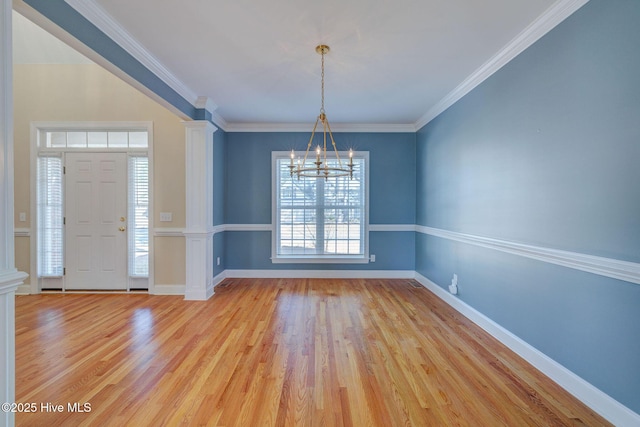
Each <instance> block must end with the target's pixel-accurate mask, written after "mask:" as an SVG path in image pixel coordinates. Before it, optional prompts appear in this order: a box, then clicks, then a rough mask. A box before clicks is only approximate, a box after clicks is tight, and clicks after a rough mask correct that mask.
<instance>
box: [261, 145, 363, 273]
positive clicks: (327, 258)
mask: <svg viewBox="0 0 640 427" xmlns="http://www.w3.org/2000/svg"><path fill="white" fill-rule="evenodd" d="M338 154H339V155H340V158H341V159H348V158H349V152H348V151H339V152H338ZM353 155H354V157H361V158H363V159H364V202H363V208H364V231H363V233H362V236H363V237H362V238H363V239H364V248H363V250H364V253H363V254H362V255H336V254H326V255H319V254H308V255H290V254H287V255H278V250H277V247H278V182H277V177H278V173H277V161H278V160H279V159H290V158H291V151H272V152H271V262H272V263H274V264H300V263H305V264H368V263H369V152H368V151H354V152H353ZM295 156H296V157H298V156H299V157H304V152H303V151H296V152H295ZM327 156H329V153H327ZM307 179H309V178H307ZM311 179H317V178H311Z"/></svg>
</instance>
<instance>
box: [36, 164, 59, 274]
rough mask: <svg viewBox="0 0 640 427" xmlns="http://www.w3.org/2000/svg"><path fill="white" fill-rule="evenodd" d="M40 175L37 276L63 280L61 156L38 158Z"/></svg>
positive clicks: (38, 177) (38, 178)
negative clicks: (61, 278)
mask: <svg viewBox="0 0 640 427" xmlns="http://www.w3.org/2000/svg"><path fill="white" fill-rule="evenodd" d="M37 175H38V176H37V180H38V181H37V182H38V184H37V186H38V190H37V196H36V197H37V202H36V203H37V204H38V208H37V209H38V210H37V221H38V223H37V227H38V257H37V258H38V263H37V264H38V271H37V272H38V277H62V274H63V267H64V259H63V258H62V254H63V250H62V249H63V248H62V245H63V242H64V240H63V198H62V157H61V156H59V155H58V156H53V155H52V156H41V157H38V163H37Z"/></svg>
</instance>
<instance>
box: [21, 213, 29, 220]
mask: <svg viewBox="0 0 640 427" xmlns="http://www.w3.org/2000/svg"><path fill="white" fill-rule="evenodd" d="M26 220H27V214H26V213H25V212H20V222H25V221H26Z"/></svg>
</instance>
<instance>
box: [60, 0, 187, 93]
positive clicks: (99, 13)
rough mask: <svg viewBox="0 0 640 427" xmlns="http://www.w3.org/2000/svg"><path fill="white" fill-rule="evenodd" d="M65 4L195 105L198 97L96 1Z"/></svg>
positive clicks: (74, 1) (75, 1) (68, 1)
mask: <svg viewBox="0 0 640 427" xmlns="http://www.w3.org/2000/svg"><path fill="white" fill-rule="evenodd" d="M65 2H66V3H67V4H68V5H69V6H71V7H72V8H74V9H75V10H76V11H77V12H78V13H80V14H81V15H82V16H84V17H85V18H86V19H87V20H88V21H89V22H91V23H92V24H93V25H95V26H96V27H98V29H99V30H100V31H102V32H103V33H105V34H106V35H107V36H108V37H109V38H111V39H112V40H113V41H114V42H116V43H117V44H118V45H119V46H120V47H122V48H123V49H124V50H126V51H127V52H128V53H129V54H130V55H132V56H133V57H134V58H135V59H137V60H138V61H140V63H142V64H143V65H144V66H145V67H147V68H148V69H149V70H150V71H151V72H152V73H153V74H155V75H156V76H157V77H158V78H160V79H161V80H162V81H163V82H165V83H166V84H167V85H169V86H170V87H171V88H172V89H173V90H175V91H176V92H177V93H178V94H180V96H182V97H183V98H184V99H186V100H187V101H189V102H190V103H192V104H194V105H195V103H196V102H197V99H198V96H197V95H196V94H195V93H194V92H193V91H192V90H191V89H189V88H188V87H187V86H186V85H185V84H184V83H183V82H182V81H180V80H179V79H178V78H177V77H175V76H174V75H173V74H172V73H171V72H170V71H169V70H168V69H167V68H166V67H165V66H164V65H162V64H161V63H160V61H158V60H157V59H156V58H155V57H154V56H153V55H152V54H151V53H150V52H149V51H148V50H147V49H146V48H145V47H144V46H142V45H141V44H140V43H139V42H138V41H137V40H136V39H134V38H133V36H131V34H129V33H128V32H127V30H125V29H124V27H122V26H121V25H120V24H119V23H118V22H117V21H116V20H114V19H113V18H112V17H111V16H110V15H109V14H108V13H107V12H106V11H105V10H104V9H103V8H102V7H100V6H99V5H98V4H97V3H96V2H95V1H94V0H65Z"/></svg>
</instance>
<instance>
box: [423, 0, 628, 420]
mask: <svg viewBox="0 0 640 427" xmlns="http://www.w3.org/2000/svg"><path fill="white" fill-rule="evenodd" d="M638 22H640V2H638V1H633V0H627V1H624V0H617V1H604V0H592V1H591V2H589V3H587V5H586V6H584V7H583V8H582V9H580V10H578V11H577V12H576V13H575V14H574V15H572V16H571V17H569V18H568V19H567V20H566V21H565V22H563V23H562V24H560V25H559V26H558V27H556V28H555V29H554V30H553V31H551V32H550V33H549V34H547V35H546V36H545V37H543V38H542V39H540V40H539V41H538V42H537V43H535V44H534V45H533V46H532V47H530V48H529V49H527V50H526V51H525V52H523V53H522V54H521V55H519V56H518V57H517V58H516V59H514V60H513V61H511V62H510V63H509V64H508V65H507V66H505V67H504V68H503V69H501V70H500V71H499V72H498V73H496V74H494V75H493V76H492V77H491V78H489V79H488V80H487V81H485V82H484V83H483V84H482V85H480V86H479V87H477V88H476V89H475V90H473V91H472V92H471V93H469V94H468V95H467V96H465V97H464V98H463V99H462V100H460V101H459V102H457V103H456V104H455V105H453V106H452V107H450V108H449V109H448V110H447V111H446V112H444V113H443V114H441V115H440V116H439V117H438V118H436V119H435V120H433V121H432V122H431V123H429V124H428V125H427V126H425V127H424V128H422V129H421V130H420V131H419V132H418V134H417V146H416V155H417V171H416V174H417V193H416V194H417V196H416V198H417V205H416V219H417V223H418V224H420V225H426V226H429V227H436V228H441V229H446V230H452V231H457V232H461V233H467V234H473V235H481V236H486V237H493V238H498V239H504V240H509V241H515V242H521V243H528V244H533V245H536V246H543V247H550V248H558V249H563V250H569V251H574V252H581V253H586V254H592V255H598V256H604V257H609V258H615V259H620V260H627V261H633V262H640V191H639V190H638V185H639V183H640V167H639V166H638V165H639V164H640V80H639V76H640V25H638ZM416 270H417V271H418V272H419V273H420V274H422V275H424V276H426V277H428V278H430V279H431V280H433V281H434V282H436V283H437V284H439V285H440V286H443V287H445V286H446V285H447V284H448V283H449V282H450V280H451V276H452V274H453V273H454V272H455V273H457V274H458V276H459V280H460V284H459V287H460V295H459V297H460V298H461V299H462V300H464V301H465V302H466V303H467V304H469V305H471V306H472V307H474V308H476V309H477V310H479V311H480V312H482V313H483V314H485V315H486V316H488V317H490V318H491V319H493V320H495V321H496V322H498V323H499V324H501V325H502V326H504V327H506V328H507V329H509V330H510V331H512V332H514V333H515V334H516V335H518V336H519V337H521V338H523V339H524V340H525V341H527V342H528V343H530V344H531V345H533V346H535V347H537V348H538V349H539V350H541V351H543V352H544V353H546V354H547V355H549V356H550V357H552V358H553V359H555V360H556V361H558V362H559V363H561V364H563V365H564V366H566V367H567V368H569V369H570V370H572V371H573V372H575V373H576V374H578V375H580V376H581V377H582V378H584V379H586V380H587V381H589V382H590V383H592V384H593V385H595V386H596V387H598V388H600V389H601V390H603V391H605V392H606V393H608V394H609V395H611V396H612V397H614V398H615V399H617V400H618V401H620V402H622V403H623V404H625V405H626V406H628V407H629V408H631V409H633V410H634V411H636V412H640V393H639V392H638V386H639V385H640V363H639V362H638V361H639V360H640V333H639V332H638V328H637V325H639V324H640V286H638V285H635V284H631V283H628V282H623V281H618V280H614V279H608V278H605V277H602V276H598V275H593V274H589V273H584V272H581V271H576V270H571V269H567V268H564V267H559V266H555V265H551V264H547V263H543V262H539V261H534V260H529V259H525V258H521V257H517V256H513V255H508V254H504V253H501V252H495V251H492V250H491V249H484V248H478V247H472V246H469V245H465V244H462V243H457V242H452V241H447V240H443V239H440V238H436V237H432V236H426V235H418V236H417V237H416Z"/></svg>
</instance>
